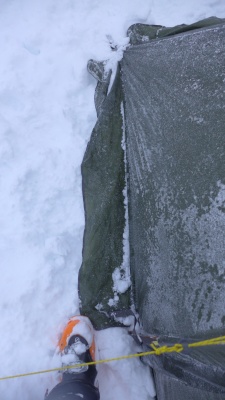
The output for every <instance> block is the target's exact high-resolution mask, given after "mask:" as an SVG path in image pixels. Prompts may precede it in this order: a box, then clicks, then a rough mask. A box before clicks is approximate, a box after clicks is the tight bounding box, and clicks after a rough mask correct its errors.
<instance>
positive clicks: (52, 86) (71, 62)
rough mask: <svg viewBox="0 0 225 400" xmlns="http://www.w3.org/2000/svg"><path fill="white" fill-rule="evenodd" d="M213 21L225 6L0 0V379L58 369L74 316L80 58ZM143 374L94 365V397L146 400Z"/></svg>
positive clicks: (116, 342) (114, 340) (90, 112)
mask: <svg viewBox="0 0 225 400" xmlns="http://www.w3.org/2000/svg"><path fill="white" fill-rule="evenodd" d="M211 15H216V16H217V17H225V2H224V0H217V1H212V0H198V5H197V6H196V1H195V0H189V1H188V2H179V1H178V0H171V1H170V2H168V1H167V0H158V1H156V0H148V1H146V0H107V2H106V1H104V0H82V1H81V0H76V1H75V0H64V1H63V2H62V1H60V0H33V1H29V0H1V2H0V25H1V36H0V48H1V63H0V83H1V84H0V193H1V196H0V210H1V212H0V227H1V235H0V255H1V262H0V271H1V281H0V300H1V301H0V312H1V318H0V332H1V346H0V351H1V359H2V363H1V365H0V377H3V376H5V375H11V374H18V373H24V372H30V371H36V370H40V369H46V368H52V367H57V366H58V359H57V357H53V354H54V351H55V346H56V344H57V340H58V334H59V333H60V331H61V330H62V327H63V326H64V324H65V323H66V321H67V319H68V317H70V316H72V315H74V314H76V313H77V312H78V295H77V273H78V270H79V267H80V264H81V251H82V237H83V229H84V213H83V202H82V191H81V174H80V164H81V160H82V157H83V154H84V151H85V148H86V145H87V142H88V140H89V137H90V133H91V130H92V128H93V126H94V124H95V121H96V112H95V109H94V90H95V85H96V82H95V80H94V79H93V78H92V77H91V76H90V75H89V74H88V73H87V70H86V64H87V61H88V60H89V59H97V60H109V61H108V65H111V66H115V64H116V62H117V61H118V59H120V57H121V56H122V52H123V50H124V48H125V47H126V45H127V39H126V30H127V28H128V27H129V26H130V25H131V24H133V23H135V22H141V23H153V24H164V25H168V26H173V25H175V24H179V23H182V22H184V23H192V22H195V21H197V20H199V19H202V18H206V17H209V16H211ZM107 35H108V37H112V39H113V42H115V43H116V44H117V46H118V48H119V49H120V51H119V52H118V53H116V52H112V50H111V49H110V46H109V39H107ZM97 336H98V338H97V340H98V344H99V348H100V356H101V357H104V356H105V355H108V354H109V353H110V352H111V353H110V354H111V355H112V356H116V354H121V353H125V354H127V353H131V352H133V351H134V349H133V346H134V344H133V342H131V340H130V337H129V336H128V335H127V333H126V331H125V330H119V331H116V330H113V331H111V330H110V331H108V330H106V331H104V332H99V333H98V334H97ZM99 368H100V367H99ZM144 371H145V372H144ZM146 374H148V369H147V368H146V367H144V366H142V364H140V362H139V360H133V361H131V360H129V362H128V361H126V362H125V361H124V362H118V363H112V364H107V365H106V366H105V367H103V366H102V367H101V369H100V371H99V384H100V388H101V392H102V399H103V400H110V399H115V398H116V399H118V400H122V399H127V398H129V399H131V400H136V399H137V398H142V399H143V400H147V399H149V398H150V397H149V396H152V395H153V388H152V384H151V382H150V381H149V379H150V375H148V377H146ZM54 377H55V374H53V376H51V374H44V375H37V376H33V377H24V378H18V379H14V380H8V381H1V382H0V385H1V396H2V398H5V399H7V400H14V399H15V398H16V399H18V400H20V399H21V400H22V399H23V400H28V399H31V398H32V399H33V400H41V399H43V397H44V393H45V390H46V388H47V387H49V386H50V385H52V384H54V382H55V381H54V379H55V378H54ZM124 382H125V384H124ZM147 382H148V383H147ZM145 383H146V384H145ZM147 386H148V387H147Z"/></svg>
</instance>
